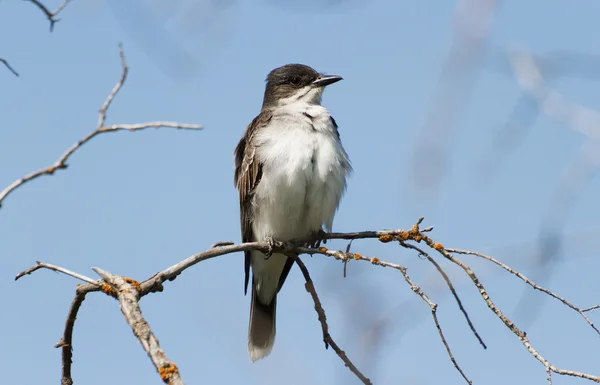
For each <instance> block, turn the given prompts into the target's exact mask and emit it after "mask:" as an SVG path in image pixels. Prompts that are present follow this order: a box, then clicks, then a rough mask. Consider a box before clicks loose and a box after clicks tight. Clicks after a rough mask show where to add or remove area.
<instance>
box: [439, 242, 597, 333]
mask: <svg viewBox="0 0 600 385" xmlns="http://www.w3.org/2000/svg"><path fill="white" fill-rule="evenodd" d="M446 251H447V252H449V253H456V254H465V255H474V256H476V257H479V258H483V259H485V260H488V261H490V262H492V263H494V264H496V265H498V266H500V267H501V268H503V269H504V270H506V271H508V272H509V273H511V274H513V275H514V276H516V277H517V278H519V279H520V280H522V281H523V282H525V283H526V284H528V285H529V286H531V287H532V288H534V289H535V290H539V291H541V292H542V293H545V294H547V295H549V296H550V297H552V298H555V299H557V300H559V301H560V302H562V303H563V304H565V305H567V306H568V307H570V308H571V309H573V310H575V311H576V312H577V313H579V314H581V316H582V317H583V318H584V319H585V321H586V322H587V323H588V324H589V325H590V326H591V327H592V329H594V330H595V331H596V333H598V334H600V330H598V328H597V327H596V325H594V323H593V322H592V320H590V319H589V318H588V317H587V316H586V315H585V314H584V313H585V312H586V311H589V310H592V309H594V308H597V307H598V305H595V306H592V307H590V308H588V309H581V308H579V307H577V306H575V305H573V304H572V303H571V302H569V301H567V300H566V299H564V298H563V297H561V296H559V295H557V294H554V293H553V292H551V291H550V290H548V289H546V288H544V287H542V286H540V285H538V284H536V283H535V282H533V281H531V280H530V279H529V278H527V277H526V276H524V275H523V274H521V273H519V272H518V271H516V270H515V269H513V268H511V267H510V266H508V265H506V264H505V263H502V262H500V261H498V260H497V259H495V258H493V257H490V256H489V255H485V254H482V253H478V252H476V251H469V250H459V249H446Z"/></svg>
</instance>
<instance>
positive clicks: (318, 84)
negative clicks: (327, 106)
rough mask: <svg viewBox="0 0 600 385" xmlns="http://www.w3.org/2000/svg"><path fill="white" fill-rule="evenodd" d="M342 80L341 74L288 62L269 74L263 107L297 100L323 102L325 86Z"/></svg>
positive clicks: (311, 102) (313, 102) (310, 102)
mask: <svg viewBox="0 0 600 385" xmlns="http://www.w3.org/2000/svg"><path fill="white" fill-rule="evenodd" d="M340 80H342V77H341V76H336V75H324V74H320V73H318V72H317V71H315V70H314V69H312V68H311V67H309V66H306V65H303V64H286V65H284V66H282V67H279V68H275V69H274V70H273V71H271V72H270V73H269V75H268V76H267V86H266V87H265V97H264V101H263V107H264V106H282V105H287V104H291V103H296V102H303V103H308V104H321V95H322V94H323V89H324V88H325V86H328V85H330V84H333V83H335V82H337V81H340Z"/></svg>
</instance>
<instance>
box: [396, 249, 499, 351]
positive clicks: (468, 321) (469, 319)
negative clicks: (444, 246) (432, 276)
mask: <svg viewBox="0 0 600 385" xmlns="http://www.w3.org/2000/svg"><path fill="white" fill-rule="evenodd" d="M401 244H402V246H403V247H406V248H409V249H414V250H417V251H418V252H419V254H420V255H422V256H423V257H425V259H427V260H428V261H429V262H430V263H431V264H432V265H433V266H434V267H435V268H436V270H437V271H438V272H439V273H440V275H441V276H442V278H444V281H445V282H446V285H448V288H449V289H450V292H451V293H452V296H453V297H454V299H455V300H456V304H457V305H458V308H459V309H460V311H461V312H462V313H463V315H464V316H465V319H466V321H467V324H468V325H469V328H471V331H472V332H473V334H474V335H475V338H477V340H478V341H479V343H480V344H481V346H483V348H484V349H487V346H486V344H485V342H483V339H482V338H481V336H480V335H479V333H477V330H475V326H474V325H473V322H471V318H470V317H469V314H468V313H467V311H466V310H465V308H464V307H463V305H462V301H461V300H460V297H459V296H458V293H457V292H456V290H455V289H454V285H453V284H452V281H450V278H449V277H448V274H446V272H445V271H444V270H443V269H442V267H441V266H440V265H439V263H437V262H436V260H435V259H433V258H432V257H431V256H430V255H429V254H427V253H426V252H425V251H424V250H422V249H421V248H419V247H417V246H415V245H412V244H410V243H406V242H401Z"/></svg>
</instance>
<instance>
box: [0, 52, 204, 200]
mask: <svg viewBox="0 0 600 385" xmlns="http://www.w3.org/2000/svg"><path fill="white" fill-rule="evenodd" d="M119 56H120V58H121V67H122V73H121V78H120V79H119V81H118V82H117V84H115V86H114V87H113V89H112V90H111V91H110V93H109V94H108V97H107V98H106V100H105V101H104V103H103V104H102V107H101V108H100V111H99V117H98V124H97V125H96V129H95V130H94V131H92V132H90V133H89V134H87V135H86V136H84V137H83V138H82V139H80V140H79V141H78V142H77V143H75V144H73V145H72V146H71V147H69V148H68V149H67V151H65V152H64V153H63V154H62V155H61V156H60V158H58V160H57V161H56V162H54V163H53V164H52V165H50V166H48V167H46V168H42V169H39V170H37V171H34V172H32V173H29V174H27V175H25V176H23V177H22V178H19V179H17V180H15V181H14V182H12V183H11V184H10V185H8V187H6V188H5V189H4V190H2V191H0V207H2V201H3V200H4V199H5V198H6V197H7V196H8V195H9V194H10V193H12V192H13V191H15V190H16V189H17V188H19V187H21V186H22V185H24V184H25V183H27V182H29V181H31V180H34V179H36V178H39V177H41V176H42V175H53V174H54V172H55V171H57V170H63V169H66V168H67V166H68V165H67V160H68V159H69V158H70V157H71V155H73V153H75V151H77V150H79V149H80V148H81V147H82V146H83V145H85V144H86V143H87V142H89V141H90V140H92V139H93V138H94V137H96V136H98V135H100V134H104V133H108V132H116V131H139V130H144V129H146V128H175V129H185V130H201V129H202V126H201V125H198V124H187V123H176V122H164V121H157V122H147V123H135V124H113V125H108V126H107V125H105V122H106V113H107V111H108V109H109V107H110V106H111V104H112V102H113V100H114V98H115V96H116V95H117V93H118V92H119V90H121V88H122V87H123V84H124V83H125V80H126V79H127V73H128V71H129V67H127V63H126V62H125V54H124V52H123V47H122V46H119Z"/></svg>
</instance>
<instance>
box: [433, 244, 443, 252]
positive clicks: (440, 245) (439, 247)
mask: <svg viewBox="0 0 600 385" xmlns="http://www.w3.org/2000/svg"><path fill="white" fill-rule="evenodd" d="M433 248H434V249H436V250H437V251H440V250H443V249H444V246H442V244H441V243H436V244H435V245H433Z"/></svg>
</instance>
